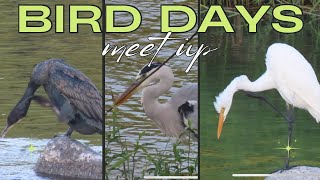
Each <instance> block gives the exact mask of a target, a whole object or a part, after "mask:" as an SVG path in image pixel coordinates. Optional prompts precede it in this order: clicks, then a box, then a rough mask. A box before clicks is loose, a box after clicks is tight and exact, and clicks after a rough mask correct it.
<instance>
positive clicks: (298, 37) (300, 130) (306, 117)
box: [199, 17, 320, 179]
mask: <svg viewBox="0 0 320 180" xmlns="http://www.w3.org/2000/svg"><path fill="white" fill-rule="evenodd" d="M304 18H305V20H306V21H305V22H304V28H303V30H302V31H300V32H299V33H296V34H291V35H285V34H280V33H276V32H275V31H274V30H273V29H272V27H271V26H270V22H265V21H262V22H261V23H260V25H259V26H258V33H251V34H249V33H246V31H247V29H246V28H247V27H245V26H241V27H237V28H235V30H236V31H237V33H235V34H226V33H224V32H221V31H220V30H216V29H215V30H213V29H211V31H209V32H207V33H206V34H203V35H202V36H201V37H200V39H201V43H206V44H210V45H211V46H212V47H218V48H219V49H218V50H217V51H215V52H213V53H211V54H209V55H208V56H206V57H203V58H201V60H200V62H201V63H200V67H199V69H200V93H201V97H200V107H201V111H200V112H201V113H200V122H201V123H200V126H201V127H200V129H201V134H200V137H201V142H200V149H201V151H200V167H201V172H200V173H201V174H200V177H201V179H232V174H241V173H245V174H248V173H262V174H266V173H271V172H273V171H276V170H278V169H280V168H283V167H284V160H285V157H286V155H287V153H286V151H284V150H279V149H276V148H283V147H284V146H285V145H286V144H287V123H286V122H285V121H284V119H283V118H282V117H280V116H279V115H278V114H277V113H276V112H275V111H273V110H272V109H271V108H270V107H269V106H268V105H266V104H265V103H263V102H261V101H258V100H256V99H252V98H248V97H246V96H245V95H244V94H243V93H241V92H238V93H236V94H235V96H234V97H233V102H232V107H231V110H230V111H229V114H228V117H227V120H226V122H225V124H224V127H223V132H222V135H221V139H220V141H218V140H217V126H218V114H217V113H216V112H215V110H214V107H213V104H212V103H213V100H214V97H215V96H217V95H218V94H219V93H220V92H221V91H222V90H223V89H224V88H225V87H226V86H227V85H228V84H229V83H230V81H231V80H232V79H233V78H235V77H236V76H239V75H241V74H246V75H247V76H248V77H249V79H250V80H255V79H257V78H258V77H259V76H261V75H262V74H263V73H264V72H265V69H266V68H265V58H264V57H265V54H266V50H267V48H268V47H269V46H270V45H271V44H272V43H275V42H283V43H287V44H290V45H292V46H293V47H295V48H296V49H298V50H299V51H300V52H301V53H302V54H303V55H304V57H305V58H306V59H307V60H308V61H309V62H310V64H311V65H312V66H313V68H314V70H315V72H316V73H317V76H318V77H320V70H319V58H320V53H319V52H320V51H319V45H320V44H319V40H320V37H319V34H318V30H319V25H318V23H319V21H316V20H313V19H311V18H308V17H304ZM239 19H240V18H239V17H238V20H237V19H235V18H233V19H232V20H231V22H233V24H241V22H240V23H239ZM240 20H241V19H240ZM284 68H285V67H284ZM287 68H290V64H288V67H287ZM262 94H263V95H264V96H266V97H267V98H268V99H269V100H270V101H271V102H272V103H273V104H274V105H276V106H277V107H279V108H280V109H281V110H282V111H283V112H285V111H286V106H285V102H284V100H283V99H282V98H281V96H280V95H279V93H278V92H277V91H276V90H270V91H266V92H263V93H262ZM295 116H296V123H295V125H294V132H293V143H292V146H293V147H296V148H299V149H298V150H293V152H292V154H291V158H292V161H291V164H290V165H310V166H320V163H319V162H320V158H319V148H318V147H320V141H319V132H320V126H319V124H317V123H316V121H315V120H314V118H313V117H312V116H311V115H310V114H309V113H308V112H306V111H304V110H300V109H295ZM253 179H254V178H253ZM257 179H259V178H257ZM260 179H261V178H260Z"/></svg>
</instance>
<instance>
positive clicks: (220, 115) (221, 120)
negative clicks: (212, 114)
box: [217, 107, 225, 140]
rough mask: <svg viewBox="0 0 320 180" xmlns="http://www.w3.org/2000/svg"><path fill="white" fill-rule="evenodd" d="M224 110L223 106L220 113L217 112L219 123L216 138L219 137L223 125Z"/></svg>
mask: <svg viewBox="0 0 320 180" xmlns="http://www.w3.org/2000/svg"><path fill="white" fill-rule="evenodd" d="M224 110H225V108H224V107H223V108H221V111H220V114H219V124H218V131H217V136H218V140H219V139H220V135H221V132H222V127H223V123H224V118H225V117H224Z"/></svg>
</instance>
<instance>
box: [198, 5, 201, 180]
mask: <svg viewBox="0 0 320 180" xmlns="http://www.w3.org/2000/svg"><path fill="white" fill-rule="evenodd" d="M200 1H201V0H198V19H197V21H198V27H197V31H198V29H199V27H200V24H201V23H200V21H201V9H200V8H201V6H200ZM199 47H200V34H199V33H198V48H199ZM200 59H201V56H199V57H198V134H199V136H198V137H199V139H198V179H200V142H201V128H200V127H201V126H200V122H201V121H200V117H201V116H200V114H201V111H200V110H201V108H200Z"/></svg>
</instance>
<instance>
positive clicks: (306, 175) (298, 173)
mask: <svg viewBox="0 0 320 180" xmlns="http://www.w3.org/2000/svg"><path fill="white" fill-rule="evenodd" d="M272 175H274V176H269V177H267V178H265V179H266V180H287V179H290V180H301V179H303V180H320V168H318V167H309V166H295V167H292V168H290V169H288V170H284V171H283V172H280V170H279V171H277V172H274V173H272Z"/></svg>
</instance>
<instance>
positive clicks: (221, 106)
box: [213, 75, 249, 139]
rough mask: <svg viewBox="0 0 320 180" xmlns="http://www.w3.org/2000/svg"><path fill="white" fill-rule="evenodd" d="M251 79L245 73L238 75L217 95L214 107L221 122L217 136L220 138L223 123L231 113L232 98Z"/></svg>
mask: <svg viewBox="0 0 320 180" xmlns="http://www.w3.org/2000/svg"><path fill="white" fill-rule="evenodd" d="M248 81H249V79H248V77H247V76H245V75H241V76H238V77H236V78H235V79H233V80H232V81H231V83H230V84H229V85H228V86H227V87H226V88H225V89H224V90H223V91H222V92H221V93H220V94H219V95H218V96H216V100H215V102H213V105H214V108H215V109H216V111H217V112H218V113H219V124H218V131H217V137H218V139H220V135H221V132H222V127H223V123H224V121H225V120H226V117H227V115H228V113H229V110H230V108H231V105H232V99H233V95H234V93H235V92H237V91H238V90H239V89H240V88H241V87H240V86H242V85H243V84H244V83H246V82H248Z"/></svg>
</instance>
